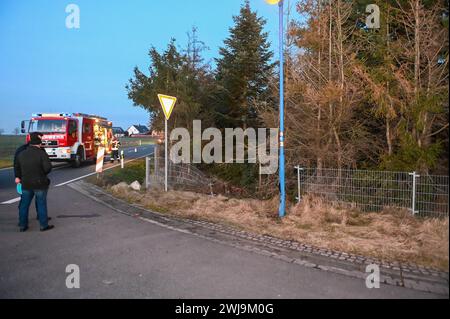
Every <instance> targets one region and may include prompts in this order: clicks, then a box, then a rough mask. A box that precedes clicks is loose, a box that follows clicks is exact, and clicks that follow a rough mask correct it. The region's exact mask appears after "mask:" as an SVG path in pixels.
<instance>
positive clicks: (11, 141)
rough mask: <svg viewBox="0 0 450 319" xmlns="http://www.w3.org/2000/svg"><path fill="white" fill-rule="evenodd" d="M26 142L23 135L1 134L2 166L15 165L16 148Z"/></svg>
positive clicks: (0, 154) (0, 160) (0, 151)
mask: <svg viewBox="0 0 450 319" xmlns="http://www.w3.org/2000/svg"><path fill="white" fill-rule="evenodd" d="M23 144H25V136H23V135H0V168H5V167H11V166H12V165H13V159H14V153H15V152H16V149H17V148H18V147H19V146H21V145H23Z"/></svg>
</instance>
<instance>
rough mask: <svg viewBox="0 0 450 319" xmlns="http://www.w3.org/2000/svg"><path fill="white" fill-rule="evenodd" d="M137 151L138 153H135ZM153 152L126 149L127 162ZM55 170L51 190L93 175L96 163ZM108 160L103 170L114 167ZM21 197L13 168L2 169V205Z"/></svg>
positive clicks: (146, 147) (148, 148)
mask: <svg viewBox="0 0 450 319" xmlns="http://www.w3.org/2000/svg"><path fill="white" fill-rule="evenodd" d="M135 150H136V152H135ZM152 152H153V145H144V146H137V147H131V148H125V149H124V157H125V161H129V160H132V159H135V158H138V157H142V156H145V155H148V154H150V153H152ZM53 165H54V168H53V170H52V172H51V173H50V174H49V178H50V180H51V188H54V187H61V186H62V185H61V184H64V183H67V182H70V181H73V180H74V179H77V178H80V177H83V176H86V175H89V174H93V173H94V171H95V165H94V163H92V162H91V163H89V162H86V163H83V165H82V166H81V167H79V168H76V169H75V168H72V167H70V165H69V164H67V163H64V162H63V163H53ZM115 165H118V164H117V162H116V163H115V164H111V163H109V161H108V158H106V160H105V164H104V166H103V169H104V170H106V169H108V168H111V167H112V166H115ZM18 196H19V195H18V194H17V193H16V185H15V184H14V172H13V169H12V168H7V169H0V205H7V204H14V203H16V202H18V200H19V197H18Z"/></svg>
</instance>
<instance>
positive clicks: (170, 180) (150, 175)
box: [145, 153, 213, 193]
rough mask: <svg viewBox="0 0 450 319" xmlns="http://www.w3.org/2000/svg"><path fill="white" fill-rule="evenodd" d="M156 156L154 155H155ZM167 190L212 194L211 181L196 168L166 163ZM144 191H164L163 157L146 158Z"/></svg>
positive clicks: (186, 164)
mask: <svg viewBox="0 0 450 319" xmlns="http://www.w3.org/2000/svg"><path fill="white" fill-rule="evenodd" d="M155 154H156V153H155ZM167 164H168V165H167V185H168V189H176V190H189V191H195V192H201V193H212V186H213V183H212V180H211V179H210V178H209V177H208V176H206V175H205V174H204V173H203V172H202V171H200V170H199V169H198V168H197V167H195V166H193V165H192V164H188V163H179V164H175V163H173V162H172V161H170V160H168V163H167ZM145 167H146V173H145V176H146V180H145V186H146V189H152V188H153V189H164V185H165V162H164V157H158V156H156V155H155V156H153V157H147V158H146V164H145Z"/></svg>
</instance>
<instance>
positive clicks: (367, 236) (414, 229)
mask: <svg viewBox="0 0 450 319" xmlns="http://www.w3.org/2000/svg"><path fill="white" fill-rule="evenodd" d="M110 191H111V192H112V193H113V194H115V195H116V196H119V197H121V198H123V199H126V200H128V201H130V202H134V203H138V204H140V205H143V206H145V207H147V208H149V209H152V210H156V211H159V212H162V213H169V214H172V215H176V216H180V217H186V218H192V219H202V220H208V221H212V222H219V223H222V224H228V225H232V226H235V227H238V228H241V229H244V230H247V231H250V232H255V233H258V234H268V235H271V236H274V237H279V238H282V239H288V240H296V241H299V242H302V243H307V244H311V245H315V246H318V247H323V248H328V249H333V250H339V251H344V252H347V253H354V254H360V255H365V256H370V257H374V258H378V259H381V260H386V261H399V262H412V263H417V264H420V265H424V266H431V267H435V268H438V269H441V270H446V271H448V256H449V246H448V243H449V229H448V227H449V222H448V218H447V219H424V220H422V219H417V218H414V217H412V216H411V215H410V213H409V212H407V211H402V210H385V211H383V212H381V213H360V212H358V211H357V210H356V209H352V208H348V207H347V208H343V207H339V206H337V205H331V204H328V203H325V202H324V201H323V200H321V199H320V198H313V197H308V196H306V197H304V198H303V200H302V202H301V204H299V205H296V206H292V207H290V209H289V212H288V213H287V215H286V217H285V218H283V219H282V220H280V219H279V218H278V214H277V212H278V199H277V198H273V199H272V200H265V201H261V200H256V199H234V198H228V197H225V196H222V195H219V196H214V197H211V196H208V195H204V194H198V193H192V192H182V191H171V192H168V193H164V192H157V191H150V192H148V193H143V192H135V191H132V190H130V189H129V188H128V187H127V186H126V184H119V185H116V186H113V187H112V188H110Z"/></svg>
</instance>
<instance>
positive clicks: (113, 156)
mask: <svg viewBox="0 0 450 319" xmlns="http://www.w3.org/2000/svg"><path fill="white" fill-rule="evenodd" d="M116 159H117V161H119V150H112V153H111V162H114V161H115V160H116Z"/></svg>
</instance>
